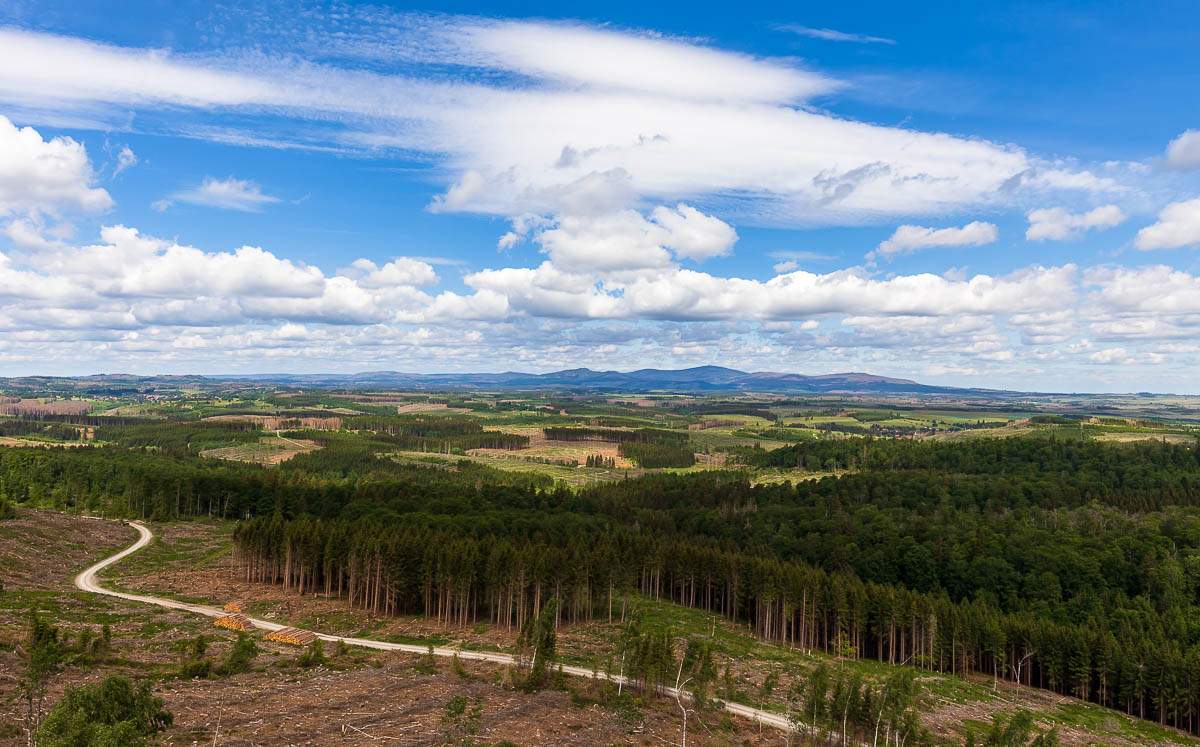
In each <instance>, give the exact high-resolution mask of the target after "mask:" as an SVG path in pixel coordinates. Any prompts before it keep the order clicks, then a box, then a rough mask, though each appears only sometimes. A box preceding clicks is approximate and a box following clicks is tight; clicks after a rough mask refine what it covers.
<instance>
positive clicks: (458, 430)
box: [346, 414, 529, 454]
mask: <svg viewBox="0 0 1200 747" xmlns="http://www.w3.org/2000/svg"><path fill="white" fill-rule="evenodd" d="M346 428H347V429H349V430H356V431H366V432H369V433H371V434H372V435H373V436H374V437H375V438H376V439H377V440H381V441H386V442H388V443H391V444H393V445H395V446H396V447H398V448H401V449H406V450H413V451H431V452H440V453H456V454H461V453H463V452H465V451H467V450H469V449H524V448H526V447H528V446H529V437H528V436H524V435H520V434H516V433H505V432H503V431H489V430H484V428H483V426H482V425H481V424H480V423H479V421H478V420H475V419H473V418H469V417H454V416H446V415H424V414H419V415H391V416H361V417H354V418H348V419H347V420H346Z"/></svg>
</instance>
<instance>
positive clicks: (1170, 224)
mask: <svg viewBox="0 0 1200 747" xmlns="http://www.w3.org/2000/svg"><path fill="white" fill-rule="evenodd" d="M1133 245H1134V246H1135V247H1137V248H1138V249H1141V250H1143V251H1150V250H1152V249H1181V248H1183V247H1185V246H1195V245H1200V197H1197V198H1195V199H1192V200H1186V201H1183V202H1172V203H1171V204H1170V205H1167V206H1166V207H1165V208H1163V210H1162V212H1160V213H1159V214H1158V222H1157V223H1154V224H1153V225H1149V226H1146V227H1145V228H1143V229H1142V230H1140V231H1138V232H1137V237H1136V238H1135V239H1134V241H1133Z"/></svg>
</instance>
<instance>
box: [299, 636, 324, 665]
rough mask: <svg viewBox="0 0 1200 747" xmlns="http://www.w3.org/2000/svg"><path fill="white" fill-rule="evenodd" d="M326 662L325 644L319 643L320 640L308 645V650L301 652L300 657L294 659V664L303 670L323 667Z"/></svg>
mask: <svg viewBox="0 0 1200 747" xmlns="http://www.w3.org/2000/svg"><path fill="white" fill-rule="evenodd" d="M328 661H329V660H328V659H326V658H325V644H323V643H322V642H321V639H320V638H318V639H316V640H314V641H313V642H312V643H310V644H308V648H306V649H304V650H303V651H301V652H300V655H299V656H297V657H296V663H297V664H298V665H300V666H302V667H304V668H305V669H312V668H313V667H319V666H323V665H325V664H326V663H328Z"/></svg>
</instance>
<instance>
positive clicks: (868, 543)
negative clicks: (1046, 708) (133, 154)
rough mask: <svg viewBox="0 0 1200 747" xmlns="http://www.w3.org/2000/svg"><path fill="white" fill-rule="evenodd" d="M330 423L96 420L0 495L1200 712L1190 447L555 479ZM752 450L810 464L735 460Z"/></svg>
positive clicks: (675, 434) (452, 601) (922, 446)
mask: <svg viewBox="0 0 1200 747" xmlns="http://www.w3.org/2000/svg"><path fill="white" fill-rule="evenodd" d="M346 421H347V422H348V423H351V424H353V430H350V428H349V427H347V428H344V429H343V430H340V431H303V432H296V433H293V434H290V435H294V436H297V437H299V436H303V437H304V438H307V439H311V440H314V441H316V442H319V443H320V444H321V445H322V447H323V448H321V449H320V450H316V451H312V452H309V453H304V454H300V455H298V456H296V457H295V458H293V459H290V460H289V461H287V462H284V463H282V464H280V465H278V466H276V467H273V468H264V467H261V466H259V465H253V464H242V463H236V462H227V461H218V460H213V459H203V458H200V457H199V456H198V453H199V449H200V448H201V447H202V446H204V445H207V444H209V443H213V442H217V441H224V442H226V443H228V442H231V441H232V442H237V441H238V440H239V439H241V440H246V439H252V438H258V437H260V436H261V432H260V431H256V430H255V429H253V428H250V427H242V426H241V424H238V423H210V422H204V421H199V422H196V421H190V422H183V423H181V422H176V421H155V422H149V423H146V422H143V423H136V424H135V423H126V422H124V421H123V420H116V421H114V422H112V423H102V424H100V425H97V426H96V432H97V438H102V439H104V441H103V445H89V444H84V445H77V446H75V447H74V448H59V449H48V448H3V449H0V500H5V501H12V502H17V503H21V504H26V505H41V506H57V507H61V508H70V509H75V510H83V511H88V512H104V513H108V514H110V515H121V516H134V517H147V518H155V519H174V518H186V517H188V516H193V515H203V516H213V517H219V518H225V519H236V520H239V523H238V525H237V528H236V531H235V543H236V549H237V562H238V568H239V571H238V572H239V573H241V574H243V575H244V577H245V578H246V579H247V580H251V581H257V582H261V583H272V584H280V585H283V586H285V587H288V588H289V589H294V590H295V591H296V592H297V593H318V594H327V595H331V596H336V597H340V598H342V599H344V600H345V602H346V604H348V605H352V606H354V607H356V608H360V609H367V610H370V611H372V612H374V613H377V614H383V615H386V614H420V615H427V616H429V617H430V618H433V619H434V620H436V621H438V622H443V623H448V624H474V623H483V622H486V623H490V624H492V625H497V626H502V627H506V628H512V629H520V628H522V627H523V626H524V625H525V623H526V622H527V621H528V620H529V619H531V618H532V617H535V616H537V615H538V614H539V613H540V612H541V611H542V610H543V609H544V608H545V607H546V605H547V604H549V603H550V602H551V600H553V604H554V607H553V609H554V616H555V619H556V622H558V623H559V624H569V623H572V622H577V621H583V620H588V619H605V620H613V619H623V617H624V616H625V615H626V613H627V610H628V609H629V607H630V604H631V602H632V601H633V600H636V599H637V598H638V597H639V596H648V597H653V598H656V599H663V600H670V601H672V602H675V603H677V604H681V605H686V606H690V607H695V608H699V609H704V610H709V611H712V612H714V613H717V614H720V615H723V616H725V617H727V618H729V619H731V620H734V621H738V622H739V623H743V624H746V625H749V626H750V627H751V628H752V629H753V630H754V631H755V633H756V634H757V635H758V636H760V637H761V638H763V639H765V640H770V641H775V642H778V643H781V644H785V645H790V646H795V647H799V648H802V649H812V650H819V651H824V652H828V653H832V654H836V655H840V656H846V657H851V658H869V659H875V660H879V661H884V662H888V663H891V664H907V665H911V666H913V667H917V668H924V669H929V670H936V671H940V672H951V673H958V674H977V675H984V676H987V677H989V678H996V679H1007V680H1012V681H1019V682H1021V683H1023V684H1026V685H1029V686H1034V687H1040V688H1046V689H1049V690H1052V691H1055V692H1058V693H1063V694H1069V695H1073V696H1076V697H1079V698H1083V699H1087V700H1091V701H1093V702H1096V703H1100V704H1103V705H1106V706H1110V707H1112V708H1117V709H1120V710H1123V711H1125V712H1127V713H1130V714H1133V715H1137V716H1140V717H1143V718H1147V719H1153V720H1155V721H1158V722H1159V723H1162V724H1167V725H1173V726H1178V727H1180V728H1184V729H1188V730H1191V731H1193V732H1196V731H1198V730H1200V605H1198V597H1197V594H1198V591H1200V506H1198V504H1200V452H1198V450H1197V447H1196V445H1195V444H1192V443H1176V444H1168V443H1162V442H1142V443H1131V444H1121V443H1117V444H1110V443H1100V442H1094V441H1083V440H1070V439H1054V438H1026V437H1021V438H989V439H979V440H964V441H933V440H910V439H883V438H859V437H850V438H827V439H826V438H822V439H811V440H805V441H800V442H796V443H789V444H786V445H784V446H781V447H779V448H776V449H774V450H763V449H758V450H743V452H742V453H744V454H745V455H746V456H745V459H746V460H747V461H749V462H751V463H752V464H750V465H748V466H747V467H742V468H735V469H726V470H704V471H690V472H689V471H684V472H679V473H675V472H672V471H670V470H666V471H645V472H642V473H639V474H635V475H632V476H629V477H626V478H622V479H615V480H613V481H609V482H605V483H600V484H594V485H588V486H584V487H580V488H575V489H573V488H569V487H567V486H565V485H563V484H561V483H559V482H555V481H554V480H551V479H549V478H547V477H545V476H544V475H540V474H537V473H534V472H520V471H501V470H497V469H492V468H490V467H487V466H485V465H482V464H478V463H475V462H472V461H470V460H467V459H465V458H464V459H462V460H460V461H458V462H457V463H449V464H446V463H442V464H439V465H433V464H423V463H413V462H411V461H401V460H396V459H393V458H391V457H390V454H391V453H392V452H393V451H394V450H396V449H397V448H398V446H406V447H407V446H410V445H412V444H418V443H419V444H423V445H425V446H427V447H428V448H429V450H430V451H445V450H448V449H450V450H461V449H463V448H464V447H466V446H470V445H472V444H480V443H487V444H499V446H492V447H491V448H508V447H506V446H504V445H503V444H506V443H509V444H511V445H512V446H511V448H519V447H520V439H521V438H524V437H522V436H518V435H516V434H506V433H503V432H502V431H499V430H490V429H488V428H486V427H481V426H480V425H479V424H478V423H475V422H473V421H465V420H464V418H461V417H452V416H444V415H421V416H411V415H409V416H396V415H375V414H371V415H362V416H351V417H347V418H346ZM39 422H40V427H46V426H51V427H56V428H58V427H61V428H68V427H69V425H74V423H71V422H70V419H62V418H56V419H55V420H53V421H44V422H41V421H39ZM10 427H12V428H14V432H15V431H18V430H19V427H17V426H10ZM545 430H546V434H547V436H550V435H551V433H553V434H554V435H555V437H561V438H559V440H562V441H572V440H577V441H584V442H587V441H595V440H618V439H617V438H616V437H614V436H613V435H612V433H613V432H614V431H615V432H616V433H620V434H623V435H622V436H621V437H620V438H619V440H618V444H619V447H620V449H621V454H622V455H624V456H627V457H629V458H631V459H633V460H635V461H636V462H638V463H639V464H640V465H641V466H642V467H652V466H664V467H673V466H677V465H680V463H681V462H682V461H683V456H684V455H685V454H686V456H687V457H688V458H689V459H694V457H693V456H692V448H690V447H689V446H688V435H687V433H686V432H684V431H679V430H674V431H672V430H667V429H662V428H642V429H614V428H609V427H598V426H571V427H559V426H548V427H547V428H546V429H545ZM74 432H75V431H74V430H72V433H74ZM64 435H67V434H65V433H64ZM76 438H77V436H76ZM509 439H511V441H510V440H509ZM472 448H473V447H472ZM456 453H457V452H456ZM598 459H602V457H598ZM655 460H657V461H655ZM593 461H595V460H593ZM689 463H690V461H689ZM756 465H757V466H761V467H763V468H772V469H780V468H788V469H792V470H798V472H797V473H796V474H802V473H803V472H808V473H813V474H816V473H820V474H824V475H825V476H824V477H819V478H818V477H814V478H813V479H798V480H796V481H782V482H773V483H755V482H754V481H752V480H751V479H750V478H749V473H748V472H747V471H746V470H747V469H748V468H753V467H755V466H756ZM587 466H592V465H591V464H589V465H587ZM606 466H607V465H606ZM830 472H833V473H834V474H832V475H830V474H828V473H830Z"/></svg>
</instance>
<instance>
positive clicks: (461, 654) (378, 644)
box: [75, 521, 792, 731]
mask: <svg viewBox="0 0 1200 747" xmlns="http://www.w3.org/2000/svg"><path fill="white" fill-rule="evenodd" d="M128 523H129V526H131V527H133V528H134V529H136V530H137V531H138V540H137V542H134V543H133V544H132V545H130V546H129V547H127V548H125V549H124V550H122V551H121V552H119V553H117V554H116V555H112V556H110V557H107V558H105V559H104V560H101V561H100V562H99V563H96V564H95V565H93V566H91V567H90V568H88V569H86V570H84V571H83V572H82V573H80V574H79V575H78V576H76V577H75V585H76V586H77V587H79V588H80V589H82V590H83V591H87V592H91V593H93V594H103V595H104V596H109V597H117V598H118V599H126V600H129V601H131V602H141V603H143V604H153V605H157V606H159V607H167V608H169V609H175V610H184V611H186V612H192V613H195V614H197V615H205V616H207V617H223V616H225V615H228V614H229V613H228V612H226V611H225V610H222V609H219V608H217V607H209V606H207V605H203V604H189V603H187V602H179V601H176V600H174V599H164V598H162V597H152V596H147V595H144V594H129V593H125V592H120V591H113V590H112V589H106V588H104V587H103V586H101V585H100V582H99V581H97V580H96V574H98V573H99V572H100V571H102V570H104V569H105V568H108V567H109V566H111V565H114V564H115V563H118V562H120V561H121V560H122V559H124V558H127V557H129V556H130V555H132V554H134V553H135V552H137V551H138V550H141V549H142V548H143V547H145V546H146V545H148V544H150V542H151V541H152V540H153V539H154V534H153V532H151V531H150V530H149V529H148V528H147V527H146V526H145V525H144V524H141V523H139V522H136V521H131V522H128ZM249 620H250V623H251V624H252V625H254V627H256V628H259V629H261V630H267V631H274V630H281V629H283V628H285V627H288V626H286V625H280V624H279V623H274V622H271V621H270V620H260V619H257V618H253V617H251V618H249ZM313 632H314V633H315V634H316V636H317V637H318V638H320V639H321V640H323V641H330V642H335V643H336V642H338V641H341V642H343V643H345V644H346V645H349V646H360V647H362V648H370V649H375V650H378V651H404V652H406V653H410V654H426V653H429V651H430V649H429V648H428V647H426V646H417V645H413V644H408V643H388V642H387V641H375V640H371V639H370V638H345V637H342V636H336V635H329V634H327V633H320V632H318V631H313ZM433 655H434V656H443V657H453V656H458V658H459V659H462V660H473V661H488V662H492V663H495V664H510V665H511V664H514V663H515V662H514V660H513V657H512V656H511V655H509V654H500V653H490V652H484V651H463V650H460V649H455V648H438V647H435V648H434V649H433ZM562 671H563V672H564V673H565V674H569V675H573V676H575V677H587V678H591V677H593V676H595V677H603V678H605V679H608V680H611V681H612V682H627V681H626V680H625V678H624V677H621V676H619V675H611V674H605V673H604V672H599V673H595V672H593V671H592V670H590V669H586V668H584V667H573V666H565V665H564V666H563V667H562ZM666 694H667V695H668V696H670V697H672V698H675V697H677V696H678V697H681V698H683V699H684V700H689V699H690V697H691V696H690V694H689V693H687V692H679V691H676V690H675V689H674V688H667V690H666ZM723 707H724V708H725V710H726V711H729V712H730V713H732V714H734V715H737V716H741V717H743V718H748V719H750V720H752V721H757V722H760V723H763V724H766V725H767V726H772V727H774V728H776V729H783V730H788V731H790V730H791V729H792V726H791V724H790V723H789V722H788V720H787V718H785V717H783V716H780V715H779V714H777V713H771V712H770V711H763V710H759V709H757V708H751V707H749V706H744V705H741V704H739V703H724V704H723Z"/></svg>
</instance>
